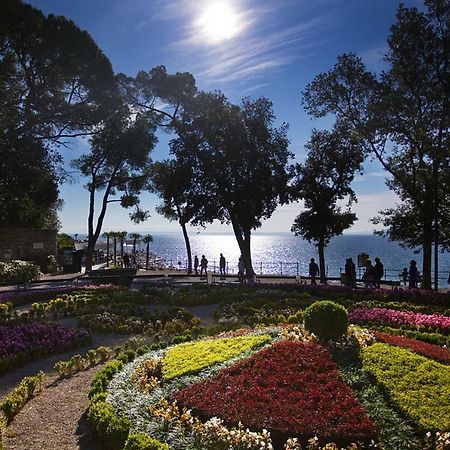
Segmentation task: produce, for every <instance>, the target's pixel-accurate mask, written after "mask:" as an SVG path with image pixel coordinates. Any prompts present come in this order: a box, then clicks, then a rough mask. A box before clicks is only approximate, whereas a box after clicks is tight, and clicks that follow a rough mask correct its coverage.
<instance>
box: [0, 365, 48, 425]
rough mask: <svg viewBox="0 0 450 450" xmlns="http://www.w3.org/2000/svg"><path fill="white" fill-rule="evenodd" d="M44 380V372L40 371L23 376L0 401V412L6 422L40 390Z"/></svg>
mask: <svg viewBox="0 0 450 450" xmlns="http://www.w3.org/2000/svg"><path fill="white" fill-rule="evenodd" d="M44 380H45V374H44V372H42V371H41V372H39V373H38V374H37V375H34V376H29V377H25V378H23V380H22V381H21V382H20V384H19V386H18V387H17V388H15V389H14V390H13V391H12V392H11V393H10V394H9V395H8V396H7V397H6V398H5V399H4V400H3V401H2V402H1V403H0V413H3V414H4V415H5V417H6V420H7V422H8V423H9V422H11V420H12V419H13V417H14V416H15V415H17V414H18V413H19V411H20V410H21V409H22V408H23V407H24V406H25V405H26V403H27V402H28V401H29V400H30V399H31V398H32V397H33V396H34V395H36V394H37V393H38V392H40V391H41V390H42V386H43V383H44Z"/></svg>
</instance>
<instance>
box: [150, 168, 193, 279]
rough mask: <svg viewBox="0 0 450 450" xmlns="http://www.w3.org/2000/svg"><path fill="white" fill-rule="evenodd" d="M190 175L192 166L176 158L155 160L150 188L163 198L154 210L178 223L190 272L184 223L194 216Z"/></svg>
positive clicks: (188, 246)
mask: <svg viewBox="0 0 450 450" xmlns="http://www.w3.org/2000/svg"><path fill="white" fill-rule="evenodd" d="M192 177H193V170H192V167H191V166H189V165H186V164H184V165H183V164H182V163H181V162H180V161H178V160H165V161H161V162H157V163H155V164H154V165H153V168H152V177H151V179H152V181H151V190H152V191H153V192H155V193H156V194H158V196H159V197H160V198H161V199H162V200H163V203H162V204H161V205H159V206H158V207H157V208H156V211H157V212H158V213H159V214H161V215H163V216H164V217H165V218H166V219H168V220H170V221H173V220H176V221H177V222H178V223H179V224H180V226H181V229H182V231H183V237H184V242H185V245H186V254H187V259H188V268H187V271H188V273H191V272H192V252H191V244H190V241H189V235H188V232H187V228H186V225H187V224H188V223H189V222H190V221H191V219H192V218H193V216H194V210H193V205H192V201H191V198H192V196H191V191H192V190H193V179H192Z"/></svg>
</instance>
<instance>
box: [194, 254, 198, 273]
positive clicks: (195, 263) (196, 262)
mask: <svg viewBox="0 0 450 450" xmlns="http://www.w3.org/2000/svg"><path fill="white" fill-rule="evenodd" d="M194 272H195V275H198V256H197V255H195V256H194Z"/></svg>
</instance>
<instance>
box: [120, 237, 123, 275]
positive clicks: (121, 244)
mask: <svg viewBox="0 0 450 450" xmlns="http://www.w3.org/2000/svg"><path fill="white" fill-rule="evenodd" d="M123 241H124V239H123V238H120V260H121V264H122V268H123V267H124V266H123Z"/></svg>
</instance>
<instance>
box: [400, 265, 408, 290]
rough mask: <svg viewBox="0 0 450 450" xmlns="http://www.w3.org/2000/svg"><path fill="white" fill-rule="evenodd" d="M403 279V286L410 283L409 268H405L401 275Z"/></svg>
mask: <svg viewBox="0 0 450 450" xmlns="http://www.w3.org/2000/svg"><path fill="white" fill-rule="evenodd" d="M400 276H401V279H402V281H403V284H404V285H405V286H406V283H408V279H409V273H408V268H407V267H403V271H402V273H401V274H400Z"/></svg>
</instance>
